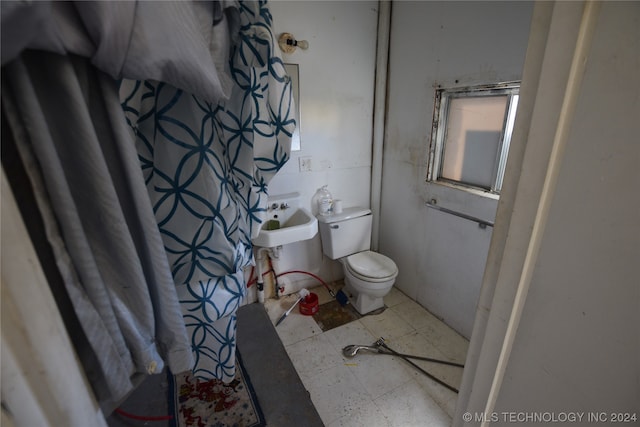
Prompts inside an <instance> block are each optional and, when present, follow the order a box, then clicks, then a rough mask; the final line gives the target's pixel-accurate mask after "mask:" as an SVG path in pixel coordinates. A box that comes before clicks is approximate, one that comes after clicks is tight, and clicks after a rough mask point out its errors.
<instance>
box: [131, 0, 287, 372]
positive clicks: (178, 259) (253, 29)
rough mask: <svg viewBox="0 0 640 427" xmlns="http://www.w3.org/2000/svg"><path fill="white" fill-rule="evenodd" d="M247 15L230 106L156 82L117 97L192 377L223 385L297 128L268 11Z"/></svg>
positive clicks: (247, 6) (262, 7) (252, 6)
mask: <svg viewBox="0 0 640 427" xmlns="http://www.w3.org/2000/svg"><path fill="white" fill-rule="evenodd" d="M241 6H242V7H241V8H240V9H239V12H240V13H239V16H238V18H239V26H240V31H239V33H237V34H236V36H237V40H236V42H235V44H234V47H233V49H232V52H231V60H230V62H229V63H228V64H226V65H227V67H228V68H227V69H228V76H229V81H228V85H227V86H228V87H230V96H229V99H227V100H225V101H222V102H219V103H217V104H216V103H212V102H208V101H207V100H206V99H202V98H201V97H200V96H199V95H198V94H189V93H186V92H184V91H182V90H180V89H177V88H175V87H173V86H170V85H167V84H165V83H158V82H150V81H146V82H141V81H124V82H123V83H122V87H121V92H120V93H121V98H122V99H123V103H122V105H123V109H124V111H125V112H126V114H127V121H128V123H129V124H130V125H131V127H132V130H133V133H134V135H135V138H136V148H137V150H138V155H139V158H140V161H141V164H142V167H143V170H144V173H145V181H146V184H147V189H148V190H149V195H150V196H151V201H152V205H153V210H154V212H155V215H156V220H157V222H158V226H159V228H160V233H161V235H162V239H163V241H164V245H165V248H166V251H167V256H168V258H169V264H170V266H171V271H172V274H173V278H174V280H175V283H176V287H177V292H178V298H179V300H180V305H181V308H182V313H183V315H184V318H185V323H186V326H187V332H188V334H189V338H190V342H191V348H192V350H193V353H194V357H195V366H194V369H193V373H194V375H196V376H198V377H201V378H203V379H210V378H219V379H222V380H224V381H230V380H232V379H233V378H234V374H235V346H236V342H235V330H236V316H235V312H236V310H237V309H238V307H239V305H240V303H241V302H242V299H243V298H244V296H245V291H246V288H245V281H244V275H243V269H244V268H245V267H246V266H248V265H249V264H250V263H251V262H252V244H251V236H252V235H256V234H257V232H258V231H259V226H260V223H261V217H262V213H263V212H264V211H265V206H266V195H267V183H268V182H269V180H270V179H271V178H272V176H273V175H274V174H275V173H276V172H277V171H278V170H279V169H280V168H281V167H282V166H283V165H284V164H285V162H286V161H287V160H288V158H289V152H290V149H291V137H292V134H293V130H294V128H295V118H294V115H293V114H294V109H293V108H292V107H293V106H292V93H291V83H290V80H289V78H288V77H287V76H286V73H285V69H284V64H283V62H282V59H281V58H280V56H279V52H278V49H277V44H276V41H275V37H274V35H273V34H272V32H271V28H270V27H271V15H270V13H269V10H268V8H267V7H266V3H248V2H247V3H242V4H241ZM233 24H234V23H231V25H233ZM225 75H226V74H225Z"/></svg>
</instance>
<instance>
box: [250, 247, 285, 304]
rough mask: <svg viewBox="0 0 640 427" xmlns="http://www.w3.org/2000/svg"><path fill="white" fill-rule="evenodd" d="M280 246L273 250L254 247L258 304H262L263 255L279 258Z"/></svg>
mask: <svg viewBox="0 0 640 427" xmlns="http://www.w3.org/2000/svg"><path fill="white" fill-rule="evenodd" d="M281 248H282V246H278V247H275V248H262V247H257V246H256V247H255V248H254V249H255V252H256V254H255V259H256V273H257V274H258V277H257V281H256V289H257V291H258V302H260V303H261V304H264V279H263V278H262V274H263V272H264V271H263V268H262V262H263V261H264V259H265V255H266V257H267V258H269V257H270V256H273V257H274V258H278V257H279V256H280V249H281Z"/></svg>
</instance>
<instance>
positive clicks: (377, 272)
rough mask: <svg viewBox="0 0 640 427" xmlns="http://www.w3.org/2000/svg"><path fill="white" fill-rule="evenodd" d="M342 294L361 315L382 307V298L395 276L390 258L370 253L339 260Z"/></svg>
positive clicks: (395, 271)
mask: <svg viewBox="0 0 640 427" xmlns="http://www.w3.org/2000/svg"><path fill="white" fill-rule="evenodd" d="M341 261H342V262H341V264H342V266H343V268H344V278H345V280H344V281H345V291H346V294H347V296H348V297H349V299H350V301H351V304H352V305H353V306H354V308H355V309H356V310H357V311H358V313H360V314H367V313H369V312H372V311H374V310H378V309H380V308H382V307H384V297H385V296H386V295H387V294H388V293H389V291H390V290H391V288H392V287H393V284H394V283H395V281H396V277H397V276H398V267H397V266H396V264H395V263H394V262H393V260H391V259H390V258H388V257H386V256H384V255H382V254H379V253H377V252H373V251H363V252H358V253H356V254H353V255H349V256H348V257H345V258H342V259H341Z"/></svg>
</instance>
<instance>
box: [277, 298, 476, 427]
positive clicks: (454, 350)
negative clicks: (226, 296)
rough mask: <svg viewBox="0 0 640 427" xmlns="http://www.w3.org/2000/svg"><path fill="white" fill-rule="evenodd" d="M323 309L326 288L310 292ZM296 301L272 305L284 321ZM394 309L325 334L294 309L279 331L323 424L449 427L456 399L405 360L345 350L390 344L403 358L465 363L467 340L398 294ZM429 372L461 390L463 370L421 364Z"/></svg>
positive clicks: (333, 426) (390, 304) (387, 301)
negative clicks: (348, 353)
mask: <svg viewBox="0 0 640 427" xmlns="http://www.w3.org/2000/svg"><path fill="white" fill-rule="evenodd" d="M311 291H312V292H315V293H317V294H318V296H319V297H320V304H322V303H323V302H326V301H328V300H330V299H331V297H330V296H329V295H328V293H327V292H326V291H325V290H324V288H315V289H312V290H311ZM294 301H295V296H294V295H290V296H287V297H283V298H281V299H280V300H275V299H270V300H267V302H266V303H265V307H266V309H267V312H268V313H269V317H270V318H271V320H272V321H273V322H274V323H275V321H277V319H278V318H279V317H280V316H281V315H282V313H284V311H286V309H288V308H289V307H290V306H291V304H292V303H293V302H294ZM385 304H386V306H387V307H388V309H387V310H385V311H384V312H383V313H381V314H378V315H371V316H364V317H362V318H361V319H358V320H355V321H353V322H350V323H347V324H345V325H342V326H340V327H337V328H334V329H331V330H329V331H327V332H322V330H321V329H320V327H319V326H318V325H317V323H316V322H315V321H314V319H313V317H311V316H303V315H301V314H300V313H299V311H298V310H297V309H294V310H293V311H292V312H291V314H290V315H289V316H288V317H287V319H286V320H285V321H284V322H283V323H281V324H280V325H279V326H278V327H277V328H276V329H277V331H278V335H279V336H280V339H281V340H282V343H283V344H284V346H285V348H286V350H287V353H288V354H289V357H290V358H291V360H292V362H293V364H294V366H295V368H296V370H297V371H298V374H299V375H300V378H301V379H302V382H303V383H304V385H305V387H306V388H307V390H308V391H309V393H310V394H311V400H312V401H313V404H314V405H315V406H316V409H317V410H318V413H319V414H320V417H321V418H322V421H323V422H324V423H325V425H326V426H327V427H337V426H363V425H370V426H375V427H379V426H382V427H384V426H389V427H395V426H398V427H410V426H421V427H423V426H449V425H451V418H452V417H453V415H454V410H455V404H456V399H457V394H455V393H454V392H452V391H450V390H448V389H447V388H445V387H443V386H441V385H439V384H437V383H436V382H435V381H433V380H431V379H429V378H428V377H427V376H425V375H424V374H422V373H421V372H419V371H418V370H416V369H415V368H414V367H412V366H411V365H409V364H408V363H406V362H405V361H404V360H402V359H400V358H396V357H392V356H385V355H375V354H367V353H365V352H361V353H358V354H357V355H356V356H355V357H354V358H352V359H349V358H346V357H344V356H343V355H342V348H343V347H345V346H347V345H349V344H364V345H371V344H373V343H374V342H375V341H376V340H377V339H378V338H380V337H384V339H385V341H386V343H387V344H388V345H389V346H390V347H391V348H393V349H394V350H395V351H397V352H399V353H405V354H412V355H420V356H426V357H431V358H435V359H446V360H451V361H456V362H459V363H464V361H465V356H466V353H467V349H468V345H469V343H468V341H467V340H466V339H465V338H464V337H462V336H460V335H459V334H457V333H456V332H455V331H454V330H453V329H451V328H449V327H448V326H447V325H445V324H444V323H442V322H441V321H440V320H438V319H437V318H436V317H435V316H433V315H432V314H431V313H429V312H428V311H426V310H425V309H424V308H422V307H421V306H420V305H419V304H417V303H416V302H414V301H412V300H411V299H409V298H408V297H407V296H406V295H404V294H403V293H402V292H400V291H399V290H397V289H396V288H393V289H392V291H391V292H390V293H389V295H388V296H387V297H386V298H385ZM414 362H415V363H417V364H418V365H420V366H421V367H422V368H424V369H426V370H427V371H428V372H430V373H432V374H433V375H435V376H436V377H438V378H440V379H441V380H443V381H445V382H446V383H448V384H450V385H452V386H454V387H456V388H459V386H460V381H461V379H462V369H461V368H457V367H452V366H447V365H441V364H435V363H430V362H422V361H414Z"/></svg>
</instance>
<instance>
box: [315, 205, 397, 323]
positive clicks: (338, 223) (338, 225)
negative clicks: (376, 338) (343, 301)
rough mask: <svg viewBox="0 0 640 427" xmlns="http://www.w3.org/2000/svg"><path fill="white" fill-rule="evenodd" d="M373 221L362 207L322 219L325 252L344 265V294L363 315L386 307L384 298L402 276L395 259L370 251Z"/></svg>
mask: <svg viewBox="0 0 640 427" xmlns="http://www.w3.org/2000/svg"><path fill="white" fill-rule="evenodd" d="M372 218H373V217H372V215H371V210H370V209H366V208H361V207H353V208H346V209H344V210H343V211H342V212H341V213H339V214H332V215H326V216H322V215H319V216H318V228H319V229H320V240H321V241H322V251H323V252H324V254H325V255H326V256H328V257H329V258H331V259H333V260H339V261H340V262H341V263H342V266H343V267H344V276H345V280H344V282H345V289H344V291H345V293H346V294H347V295H348V296H349V299H350V300H351V304H353V306H354V307H355V308H356V310H357V311H358V313H360V314H367V313H369V312H371V311H373V310H377V309H379V308H382V307H384V301H383V298H384V296H385V295H387V294H388V293H389V291H390V290H391V287H392V286H393V283H394V282H395V280H396V277H397V276H398V267H397V266H396V264H395V262H393V260H392V259H390V258H388V257H386V256H384V255H382V254H379V253H377V252H373V251H370V250H369V249H370V248H371V223H372Z"/></svg>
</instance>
